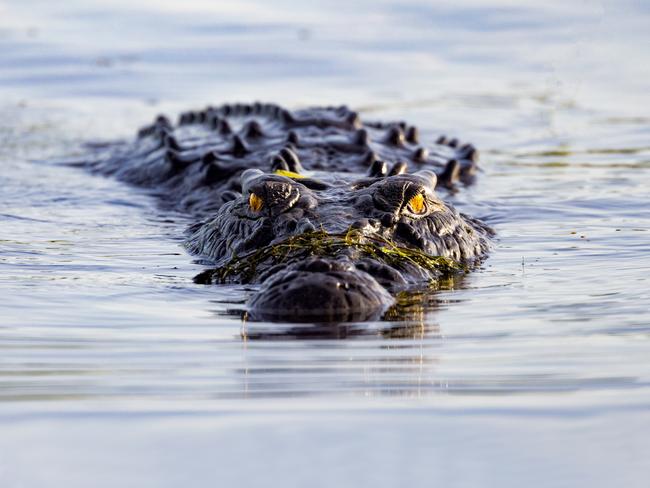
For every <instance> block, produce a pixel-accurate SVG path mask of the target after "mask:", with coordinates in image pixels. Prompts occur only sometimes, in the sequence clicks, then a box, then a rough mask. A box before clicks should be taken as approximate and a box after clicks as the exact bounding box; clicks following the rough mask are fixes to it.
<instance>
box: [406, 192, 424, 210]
mask: <svg viewBox="0 0 650 488" xmlns="http://www.w3.org/2000/svg"><path fill="white" fill-rule="evenodd" d="M408 207H409V210H410V211H411V212H413V213H414V214H423V213H424V212H425V211H426V209H427V206H426V205H425V202H424V195H422V193H418V194H417V195H415V196H414V197H413V198H411V199H410V200H409V203H408Z"/></svg>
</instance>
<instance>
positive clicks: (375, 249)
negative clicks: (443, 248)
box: [211, 229, 465, 283]
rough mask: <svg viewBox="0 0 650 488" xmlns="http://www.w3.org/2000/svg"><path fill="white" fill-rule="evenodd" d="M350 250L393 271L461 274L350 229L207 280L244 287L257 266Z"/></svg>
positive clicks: (305, 239)
mask: <svg viewBox="0 0 650 488" xmlns="http://www.w3.org/2000/svg"><path fill="white" fill-rule="evenodd" d="M350 249H354V250H355V251H357V252H358V256H359V257H360V258H364V257H365V258H371V259H374V260H376V261H380V262H382V263H385V264H387V265H389V266H391V267H393V268H397V269H400V268H403V267H404V266H405V265H412V266H415V267H418V268H422V269H423V270H425V271H428V272H430V273H432V274H434V275H435V276H440V275H449V274H451V273H456V272H458V271H462V270H465V267H464V266H462V265H461V264H460V263H458V262H456V261H454V260H453V259H450V258H446V257H444V256H432V255H430V254H427V253H425V252H422V251H420V250H417V249H409V248H406V247H401V246H398V245H396V244H395V243H393V242H391V241H389V240H387V239H383V238H381V237H374V236H373V237H368V236H365V235H363V234H362V233H361V232H359V231H356V230H354V229H350V230H348V231H347V232H346V233H343V234H330V233H328V232H326V231H324V230H315V231H311V232H306V233H304V234H300V235H296V236H291V237H289V238H287V239H285V240H283V241H282V242H279V243H275V244H270V245H268V246H264V247H262V248H260V249H258V250H256V251H253V252H252V253H250V254H247V255H245V256H241V257H240V256H235V257H233V258H232V259H231V260H230V261H229V262H228V263H226V264H225V265H223V266H221V267H219V268H216V269H214V270H211V279H212V281H216V282H219V283H225V282H228V281H230V279H231V278H234V277H237V278H239V279H241V280H242V281H243V282H244V283H250V282H251V281H253V280H254V279H255V277H256V275H257V272H258V266H260V265H261V264H264V265H265V269H268V268H269V267H271V266H274V265H277V264H282V263H288V262H293V261H297V260H300V259H305V258H307V257H309V256H326V257H332V258H336V257H337V256H339V255H342V254H343V253H344V252H349V250H350Z"/></svg>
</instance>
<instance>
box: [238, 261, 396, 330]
mask: <svg viewBox="0 0 650 488" xmlns="http://www.w3.org/2000/svg"><path fill="white" fill-rule="evenodd" d="M393 303H394V298H393V297H392V296H391V295H390V293H388V291H387V290H386V289H385V288H384V287H383V286H382V285H380V284H379V282H378V281H377V280H376V279H375V278H373V277H372V276H370V275H369V274H368V273H366V272H365V271H361V270H359V269H357V268H356V267H355V266H354V265H353V264H352V263H350V262H346V261H343V260H337V259H329V258H321V257H312V258H309V259H307V260H305V261H301V262H299V263H295V264H293V265H290V266H288V267H286V268H285V269H283V270H281V271H279V272H277V273H275V274H274V275H272V276H271V277H269V278H268V279H267V280H266V281H264V283H263V284H262V287H261V288H260V290H259V291H258V292H257V293H256V294H255V295H254V296H253V297H252V299H251V300H250V301H249V311H250V313H251V315H252V316H253V318H255V319H258V320H283V321H288V322H304V321H313V322H320V321H323V322H325V321H326V322H332V321H339V322H349V321H362V320H372V319H378V318H380V317H381V315H382V314H383V312H384V311H385V310H386V309H387V308H388V307H390V306H391V305H392V304H393Z"/></svg>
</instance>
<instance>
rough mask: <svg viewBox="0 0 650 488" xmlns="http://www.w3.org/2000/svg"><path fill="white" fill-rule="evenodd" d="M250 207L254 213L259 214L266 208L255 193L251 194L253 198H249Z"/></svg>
mask: <svg viewBox="0 0 650 488" xmlns="http://www.w3.org/2000/svg"><path fill="white" fill-rule="evenodd" d="M248 205H249V206H250V208H251V210H253V211H254V212H259V211H260V210H262V207H263V206H264V200H262V198H260V197H258V196H257V195H256V194H255V193H251V196H250V197H248Z"/></svg>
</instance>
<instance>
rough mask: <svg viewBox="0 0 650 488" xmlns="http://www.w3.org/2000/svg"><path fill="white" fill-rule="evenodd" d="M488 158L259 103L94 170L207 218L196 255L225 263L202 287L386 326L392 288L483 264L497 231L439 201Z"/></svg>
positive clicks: (128, 151)
mask: <svg viewBox="0 0 650 488" xmlns="http://www.w3.org/2000/svg"><path fill="white" fill-rule="evenodd" d="M476 161H477V151H476V149H475V148H474V147H473V146H471V145H468V144H466V145H459V143H458V141H456V140H447V139H446V138H444V137H443V138H440V139H439V140H438V141H437V143H436V144H433V145H430V146H429V148H426V147H424V146H422V145H420V141H419V135H418V131H417V129H416V128H415V127H412V126H407V125H406V124H405V123H401V122H398V123H391V124H384V123H363V122H362V121H361V120H360V118H359V116H358V114H357V113H355V112H352V111H350V110H349V109H347V108H346V107H339V108H311V109H305V110H300V111H296V112H289V111H287V110H284V109H282V108H280V107H278V106H276V105H267V104H254V105H224V106H222V107H219V108H208V109H206V110H204V111H201V112H187V113H184V114H182V115H181V117H180V119H179V122H178V124H177V125H176V126H173V125H172V124H171V123H170V122H169V120H168V119H167V118H165V117H162V116H161V117H158V119H157V120H156V121H155V122H154V124H152V125H151V126H148V127H145V128H143V129H141V130H140V132H139V135H138V138H137V139H136V140H135V142H133V143H126V144H123V145H121V146H118V147H113V148H111V149H110V150H109V151H108V152H106V153H105V154H103V155H102V156H101V157H99V158H97V159H96V160H94V161H93V162H92V163H89V164H90V166H91V167H92V168H93V169H94V170H96V171H99V172H101V173H103V174H110V175H114V176H116V177H118V178H120V179H122V180H125V181H128V182H130V183H133V184H137V185H140V186H146V187H149V188H153V189H155V190H156V191H157V192H158V193H159V194H160V195H161V197H162V198H163V201H164V203H165V204H166V205H170V206H173V207H174V208H177V209H181V210H184V211H187V212H190V213H191V214H193V215H195V216H196V218H197V220H198V222H197V223H196V224H195V225H193V226H191V228H190V229H189V230H188V238H187V241H186V247H187V249H188V250H189V251H190V252H192V253H194V254H197V255H200V256H202V257H203V258H206V259H209V260H210V261H211V262H212V263H214V269H210V270H207V271H206V272H204V273H202V274H201V275H199V276H198V277H197V279H196V281H197V282H200V283H215V282H217V283H218V282H239V283H258V284H260V285H261V286H260V288H259V291H258V292H257V293H256V294H255V295H254V296H253V297H252V299H251V300H250V302H249V309H250V311H251V312H252V314H253V316H256V317H259V318H271V319H276V318H277V319H281V320H286V319H294V320H306V321H309V320H362V319H369V318H376V317H378V316H380V315H381V314H382V313H383V312H384V311H385V310H386V309H387V308H388V307H389V306H390V305H391V304H392V303H393V298H392V294H395V293H396V292H399V291H401V290H405V289H408V288H409V287H413V286H421V285H422V284H423V283H429V282H431V281H432V280H436V279H439V278H440V277H441V276H443V275H446V274H448V273H451V272H454V271H457V270H458V269H459V268H462V267H464V266H471V265H472V264H475V263H476V262H477V261H478V260H480V259H481V258H482V257H484V256H485V255H486V253H487V251H488V248H489V236H490V235H491V230H490V229H489V228H488V227H487V226H486V225H485V224H483V223H481V222H479V221H477V220H476V219H473V218H470V217H467V216H465V215H462V214H460V213H459V212H457V211H456V210H455V209H454V208H453V207H451V206H450V205H448V204H446V203H445V202H443V201H442V200H441V199H440V198H439V197H438V196H437V194H436V188H440V187H446V188H451V187H453V186H454V184H455V183H456V182H457V181H459V180H460V181H464V182H470V181H471V180H472V179H473V177H474V173H475V171H476Z"/></svg>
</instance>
